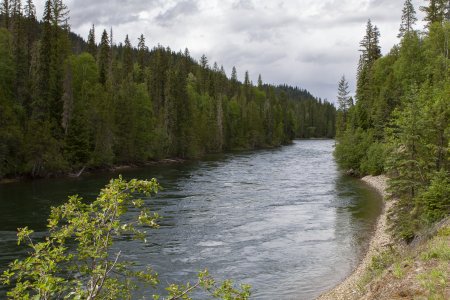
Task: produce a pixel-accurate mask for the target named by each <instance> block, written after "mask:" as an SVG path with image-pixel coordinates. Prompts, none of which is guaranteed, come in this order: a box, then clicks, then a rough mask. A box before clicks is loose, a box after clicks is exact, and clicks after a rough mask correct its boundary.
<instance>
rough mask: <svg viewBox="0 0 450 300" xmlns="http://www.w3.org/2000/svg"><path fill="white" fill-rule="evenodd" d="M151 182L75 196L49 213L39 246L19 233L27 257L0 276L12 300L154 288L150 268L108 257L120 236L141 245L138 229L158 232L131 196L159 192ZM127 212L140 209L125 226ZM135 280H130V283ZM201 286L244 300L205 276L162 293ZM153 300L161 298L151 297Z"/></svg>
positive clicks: (123, 295)
mask: <svg viewBox="0 0 450 300" xmlns="http://www.w3.org/2000/svg"><path fill="white" fill-rule="evenodd" d="M158 189H159V185H158V183H157V182H156V180H155V179H153V180H151V181H145V180H136V179H133V180H131V181H125V180H123V179H122V178H121V177H119V179H115V180H111V182H110V183H109V184H108V185H107V186H106V187H105V188H104V189H102V191H101V192H100V195H99V196H98V198H97V199H96V200H95V201H93V202H90V204H88V203H89V202H87V203H86V202H84V201H82V199H81V198H80V197H78V196H72V197H70V198H69V201H68V202H67V203H65V204H63V205H61V206H59V207H55V208H52V212H51V215H50V218H49V220H48V221H49V223H48V228H49V233H48V236H47V237H46V238H45V239H44V241H42V242H36V241H33V240H32V233H33V231H32V230H29V229H28V228H22V229H19V233H18V243H19V244H21V243H26V244H27V245H28V246H29V247H30V248H31V254H30V255H29V256H28V257H27V258H25V259H24V260H15V261H14V262H12V263H11V264H10V268H9V270H6V271H5V272H4V273H3V275H2V276H1V278H0V279H1V281H0V282H2V283H3V284H4V285H6V286H12V289H11V290H10V291H9V292H8V297H10V298H11V299H39V300H40V299H69V298H70V299H131V297H132V291H133V290H134V289H135V288H136V287H137V286H136V284H135V282H136V281H140V282H143V283H146V284H149V285H152V286H154V285H157V284H158V276H157V274H156V273H154V272H152V271H151V269H148V270H147V271H135V270H133V269H132V268H131V262H128V261H124V260H122V256H121V251H118V252H116V253H114V252H113V248H112V246H113V243H114V240H115V239H117V238H118V237H119V236H121V235H123V234H127V235H130V236H132V237H134V238H136V239H141V240H143V241H144V242H145V241H146V234H145V231H144V228H143V227H150V228H157V227H158V224H157V220H158V219H159V216H158V214H156V213H151V212H150V211H149V210H148V209H146V208H144V202H143V201H142V200H140V199H135V198H134V197H133V194H135V193H139V194H145V195H150V194H154V193H156V192H157V191H158ZM128 207H134V208H137V209H139V210H140V213H139V214H138V215H137V218H135V220H131V221H130V220H129V219H128V221H127V222H125V220H124V218H123V216H124V214H125V213H126V212H127V210H128ZM132 279H134V280H132ZM197 287H201V288H203V289H204V290H205V291H207V292H208V293H210V294H211V296H212V297H213V298H219V299H229V300H232V299H235V300H246V299H248V297H249V296H250V291H249V289H250V287H249V286H248V285H242V286H241V290H238V289H235V288H234V287H233V284H232V282H231V281H230V280H226V281H224V282H223V283H221V284H217V283H216V282H215V281H214V279H212V278H211V277H210V276H209V274H208V272H207V271H204V272H200V273H199V275H198V281H197V282H196V283H194V284H190V283H187V284H185V285H176V284H171V285H170V286H169V287H167V288H166V290H167V291H168V293H169V295H168V297H167V298H164V299H166V300H170V299H172V300H173V299H190V298H189V296H188V294H189V292H191V291H192V290H193V289H194V288H197ZM153 299H160V296H159V295H154V296H153Z"/></svg>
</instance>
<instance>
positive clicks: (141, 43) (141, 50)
mask: <svg viewBox="0 0 450 300" xmlns="http://www.w3.org/2000/svg"><path fill="white" fill-rule="evenodd" d="M147 52H148V47H147V46H146V45H145V37H144V35H143V34H141V36H140V37H139V38H138V64H139V66H140V67H141V69H144V68H145V67H146V54H147Z"/></svg>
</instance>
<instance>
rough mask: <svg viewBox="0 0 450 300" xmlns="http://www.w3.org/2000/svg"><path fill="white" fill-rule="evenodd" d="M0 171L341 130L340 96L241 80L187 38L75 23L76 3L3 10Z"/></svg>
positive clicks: (130, 159) (185, 153) (267, 142)
mask: <svg viewBox="0 0 450 300" xmlns="http://www.w3.org/2000/svg"><path fill="white" fill-rule="evenodd" d="M0 22H1V27H0V57H2V59H1V61H0V85H1V86H0V108H1V109H0V177H5V176H18V175H23V174H26V175H29V176H33V177H39V176H46V175H48V174H55V173H59V172H71V171H75V170H78V169H80V168H83V167H88V168H97V167H104V166H109V165H113V164H122V163H141V162H146V161H150V160H158V159H161V158H166V157H180V158H197V157H201V156H202V155H204V154H205V153H212V152H221V151H227V150H230V149H253V148H260V147H273V146H278V145H282V144H286V143H289V142H290V141H291V140H292V139H294V138H312V137H329V138H331V137H334V134H335V129H334V124H335V108H334V106H333V105H332V104H331V103H329V102H327V101H322V100H321V99H317V98H315V97H313V96H312V95H311V94H310V93H309V92H307V91H306V90H303V89H299V88H295V87H289V86H273V85H269V84H264V83H263V82H262V79H261V76H259V79H258V82H257V84H253V82H251V81H250V79H249V74H248V72H246V73H245V79H244V81H243V82H240V81H239V80H238V78H237V71H236V68H234V67H233V70H232V73H231V76H230V78H228V77H227V75H226V73H225V70H224V68H223V67H219V66H218V64H217V63H213V64H212V65H211V64H210V62H209V61H208V59H207V57H206V56H205V55H203V56H202V57H201V58H200V60H199V61H196V60H195V59H194V58H192V57H191V55H190V53H189V50H187V49H186V50H185V51H178V52H176V51H173V50H171V49H170V48H169V47H163V46H161V45H157V46H155V47H153V48H152V49H150V48H149V47H148V46H147V44H148V41H147V40H146V38H145V37H144V35H141V36H140V38H139V39H138V41H137V42H138V43H137V47H134V46H132V43H131V41H130V39H129V37H128V36H126V38H125V40H124V41H123V42H120V43H118V44H117V43H115V41H114V39H113V32H112V30H111V31H110V32H107V31H106V30H105V31H103V32H101V34H100V35H98V34H97V33H96V30H95V27H94V26H92V28H91V29H90V31H89V34H88V38H87V40H86V41H84V40H83V39H82V38H80V37H79V36H77V35H75V34H74V33H72V32H71V31H70V26H69V15H68V9H67V6H66V5H65V4H64V3H63V1H62V0H47V1H46V2H45V9H44V14H43V17H42V20H40V21H38V20H37V17H36V11H35V6H34V4H33V2H32V0H27V1H26V2H25V3H24V4H23V3H22V1H20V0H3V1H2V2H1V10H0Z"/></svg>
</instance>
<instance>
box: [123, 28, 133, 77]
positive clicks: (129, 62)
mask: <svg viewBox="0 0 450 300" xmlns="http://www.w3.org/2000/svg"><path fill="white" fill-rule="evenodd" d="M123 69H124V75H125V77H124V78H126V77H127V76H128V75H129V74H131V72H132V71H133V52H132V49H131V43H130V39H129V38H128V34H127V35H126V37H125V43H124V46H123Z"/></svg>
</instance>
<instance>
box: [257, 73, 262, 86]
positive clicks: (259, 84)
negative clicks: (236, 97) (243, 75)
mask: <svg viewBox="0 0 450 300" xmlns="http://www.w3.org/2000/svg"><path fill="white" fill-rule="evenodd" d="M262 86H263V82H262V78H261V74H259V75H258V88H259V89H261V88H262Z"/></svg>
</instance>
